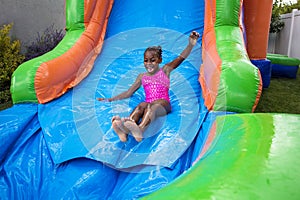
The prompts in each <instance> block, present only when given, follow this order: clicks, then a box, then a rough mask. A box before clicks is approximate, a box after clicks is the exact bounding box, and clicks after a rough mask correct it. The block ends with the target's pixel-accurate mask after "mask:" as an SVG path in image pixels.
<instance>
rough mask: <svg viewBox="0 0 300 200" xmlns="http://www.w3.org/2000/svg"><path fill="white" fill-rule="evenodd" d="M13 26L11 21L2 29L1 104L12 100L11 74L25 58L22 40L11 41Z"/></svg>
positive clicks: (0, 64)
mask: <svg viewBox="0 0 300 200" xmlns="http://www.w3.org/2000/svg"><path fill="white" fill-rule="evenodd" d="M12 26H13V24H12V23H11V24H8V25H3V26H2V27H1V29H0V104H3V103H6V102H9V101H11V95H10V91H9V88H10V81H11V75H12V73H13V72H14V71H15V69H16V68H17V67H18V66H19V65H20V64H21V63H22V62H23V61H24V58H25V57H24V55H22V54H20V51H21V43H20V41H19V40H13V41H11V38H10V35H9V34H10V30H11V28H12Z"/></svg>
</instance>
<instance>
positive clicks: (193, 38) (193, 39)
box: [189, 31, 200, 46]
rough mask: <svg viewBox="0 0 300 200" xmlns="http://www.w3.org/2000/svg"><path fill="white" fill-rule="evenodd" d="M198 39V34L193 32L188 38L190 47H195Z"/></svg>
mask: <svg viewBox="0 0 300 200" xmlns="http://www.w3.org/2000/svg"><path fill="white" fill-rule="evenodd" d="M199 37H200V34H199V33H198V32H196V31H193V32H192V33H191V35H190V37H189V43H190V44H191V45H193V46H195V45H196V43H197V40H198V38H199Z"/></svg>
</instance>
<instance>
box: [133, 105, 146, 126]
mask: <svg viewBox="0 0 300 200" xmlns="http://www.w3.org/2000/svg"><path fill="white" fill-rule="evenodd" d="M147 106H148V103H146V102H142V103H140V104H139V105H138V106H137V107H135V109H134V110H133V111H132V113H131V114H130V116H129V119H130V120H133V121H135V123H136V124H138V123H139V121H140V119H141V118H142V117H143V115H144V112H145V109H146V108H147Z"/></svg>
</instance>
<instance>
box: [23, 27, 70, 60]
mask: <svg viewBox="0 0 300 200" xmlns="http://www.w3.org/2000/svg"><path fill="white" fill-rule="evenodd" d="M64 35H65V34H64V31H63V30H62V29H60V30H57V29H55V28H54V24H52V25H51V26H49V27H48V28H46V29H45V31H44V32H43V33H42V34H40V33H37V37H36V39H35V41H33V42H31V44H30V45H25V48H26V54H25V60H26V61H27V60H31V59H32V58H35V57H38V56H40V55H43V54H44V53H47V52H49V51H51V50H52V49H53V48H54V47H56V45H57V44H58V43H59V42H60V41H61V40H62V39H63V37H64Z"/></svg>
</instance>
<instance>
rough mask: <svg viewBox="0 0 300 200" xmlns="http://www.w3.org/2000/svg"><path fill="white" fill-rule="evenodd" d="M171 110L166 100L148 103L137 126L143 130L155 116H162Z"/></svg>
mask: <svg viewBox="0 0 300 200" xmlns="http://www.w3.org/2000/svg"><path fill="white" fill-rule="evenodd" d="M169 112H171V105H170V103H169V102H167V101H166V100H157V101H154V102H152V103H151V104H149V105H148V107H147V109H146V110H145V113H144V116H143V119H142V121H141V123H140V124H139V128H140V129H141V131H142V132H144V131H145V130H146V129H147V127H148V126H149V124H150V123H151V122H153V121H154V120H155V119H156V118H157V117H161V116H164V115H166V114H168V113H169Z"/></svg>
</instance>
